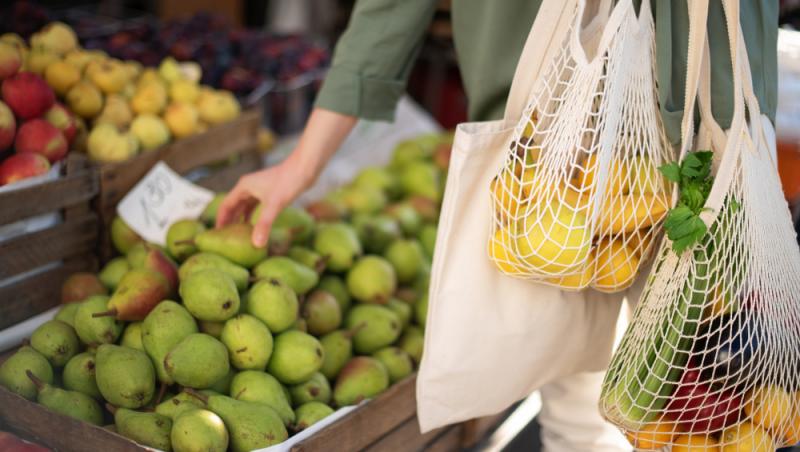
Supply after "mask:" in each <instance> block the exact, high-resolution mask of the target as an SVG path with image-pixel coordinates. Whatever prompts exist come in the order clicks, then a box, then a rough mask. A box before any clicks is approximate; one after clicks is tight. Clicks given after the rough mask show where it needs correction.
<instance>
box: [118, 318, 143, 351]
mask: <svg viewBox="0 0 800 452" xmlns="http://www.w3.org/2000/svg"><path fill="white" fill-rule="evenodd" d="M119 345H123V346H125V347H130V348H135V349H137V350H142V351H144V345H142V322H131V323H129V324H128V326H126V327H125V329H124V330H123V331H122V339H120V340H119Z"/></svg>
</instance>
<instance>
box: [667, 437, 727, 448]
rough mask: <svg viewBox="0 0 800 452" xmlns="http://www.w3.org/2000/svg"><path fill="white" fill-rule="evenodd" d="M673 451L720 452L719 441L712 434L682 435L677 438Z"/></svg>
mask: <svg viewBox="0 0 800 452" xmlns="http://www.w3.org/2000/svg"><path fill="white" fill-rule="evenodd" d="M672 452H719V443H718V442H717V440H716V439H714V438H713V437H711V436H702V435H681V436H679V437H677V438H675V443H674V444H673V445H672Z"/></svg>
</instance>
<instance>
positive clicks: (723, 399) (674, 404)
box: [664, 367, 742, 433]
mask: <svg viewBox="0 0 800 452" xmlns="http://www.w3.org/2000/svg"><path fill="white" fill-rule="evenodd" d="M741 409H742V401H741V397H739V396H738V395H737V394H736V393H735V392H734V391H731V390H725V391H720V390H714V389H712V388H711V386H709V385H708V384H707V383H706V382H704V381H701V375H700V371H699V369H698V368H697V367H690V368H688V369H686V371H684V374H683V377H682V378H681V382H680V384H679V385H678V388H677V389H676V390H675V392H674V393H673V394H672V395H671V396H670V401H669V403H668V404H667V408H666V410H665V411H664V415H665V416H666V417H668V418H670V419H675V420H677V421H678V423H679V424H680V426H681V428H683V430H685V431H687V432H692V433H707V432H716V431H720V430H722V429H723V428H725V427H727V426H729V425H732V424H734V423H736V422H738V420H739V419H740V414H741Z"/></svg>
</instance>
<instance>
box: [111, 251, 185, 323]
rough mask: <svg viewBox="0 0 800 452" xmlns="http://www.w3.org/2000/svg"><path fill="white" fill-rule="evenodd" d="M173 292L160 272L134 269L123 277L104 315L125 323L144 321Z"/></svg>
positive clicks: (141, 268)
mask: <svg viewBox="0 0 800 452" xmlns="http://www.w3.org/2000/svg"><path fill="white" fill-rule="evenodd" d="M154 251H155V252H157V253H160V251H158V250H154ZM148 253H149V252H148ZM145 258H147V256H145ZM143 265H144V264H143ZM171 292H172V289H171V287H170V283H169V281H168V280H167V279H166V278H165V277H164V275H162V274H161V273H160V272H158V271H155V270H151V269H149V268H144V267H139V268H133V269H131V270H130V271H128V273H126V274H125V276H123V277H122V280H121V281H120V282H119V285H118V286H117V289H116V290H115V291H114V294H113V295H111V299H110V300H108V308H107V309H106V310H104V311H103V315H106V314H107V315H112V316H114V317H116V318H117V320H125V321H138V320H144V318H145V317H146V316H147V314H148V313H149V312H150V311H152V310H153V308H154V307H155V306H156V305H157V304H159V303H161V302H162V301H163V300H165V299H166V298H167V297H169V295H170V293H171ZM95 314H96V315H99V314H100V313H95Z"/></svg>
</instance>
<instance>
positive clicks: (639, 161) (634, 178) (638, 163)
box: [623, 155, 666, 193]
mask: <svg viewBox="0 0 800 452" xmlns="http://www.w3.org/2000/svg"><path fill="white" fill-rule="evenodd" d="M625 165H626V166H627V167H628V170H627V171H626V172H625V180H624V182H623V191H624V192H625V193H658V192H661V191H664V187H665V186H666V184H665V183H664V177H663V176H662V175H661V172H659V171H658V168H657V167H656V165H655V163H653V160H652V159H651V158H650V157H648V156H646V155H636V156H634V157H632V158H630V159H629V160H628V161H626V162H625Z"/></svg>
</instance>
